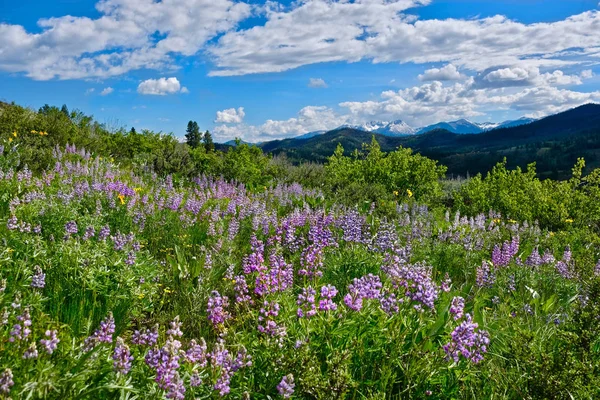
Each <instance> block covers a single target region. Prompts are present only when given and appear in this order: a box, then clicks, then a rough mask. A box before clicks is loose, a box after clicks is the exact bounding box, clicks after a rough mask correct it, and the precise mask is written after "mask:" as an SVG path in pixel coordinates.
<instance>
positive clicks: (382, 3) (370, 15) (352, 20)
mask: <svg viewBox="0 0 600 400" xmlns="http://www.w3.org/2000/svg"><path fill="white" fill-rule="evenodd" d="M428 3H430V1H429V0H423V1H417V0H414V1H410V0H356V1H353V2H350V1H342V0H340V1H334V0H306V1H300V2H295V3H292V6H290V7H281V6H270V5H269V4H271V3H268V5H267V6H266V7H265V18H266V22H265V23H264V25H261V26H253V27H252V28H248V29H244V30H239V31H230V32H227V33H225V34H224V35H223V36H222V37H220V38H219V40H218V42H217V43H216V44H215V45H212V46H211V47H210V48H209V52H210V53H211V54H212V55H213V57H214V58H215V64H216V66H217V68H216V69H215V70H214V71H212V73H211V74H212V75H243V74H250V73H264V72H279V71H284V70H288V69H292V68H297V67H299V66H302V65H307V64H316V63H322V62H331V61H347V62H355V61H359V60H371V61H372V62H375V63H379V62H401V63H408V62H413V63H418V64H420V63H431V62H447V63H452V64H453V65H454V66H456V67H461V68H465V69H470V70H476V71H483V70H485V69H487V68H490V67H495V66H499V65H515V66H517V65H527V66H536V67H558V66H564V65H572V64H577V63H580V62H583V61H586V60H587V61H590V60H591V59H593V58H594V57H597V55H598V52H599V51H600V35H597V34H596V33H595V32H596V31H597V29H598V25H599V24H600V12H598V11H588V12H584V13H581V14H579V15H573V16H571V17H568V18H566V19H564V20H559V21H555V22H548V23H547V22H544V23H532V24H525V23H521V22H517V21H513V20H510V19H508V18H506V17H503V16H493V17H489V18H473V19H469V20H461V19H444V20H437V19H429V20H419V19H417V18H416V17H414V16H410V15H407V14H403V11H405V10H406V9H408V8H411V7H414V6H419V5H426V4H428ZM573 52H575V53H577V57H568V55H569V54H567V53H571V55H573Z"/></svg>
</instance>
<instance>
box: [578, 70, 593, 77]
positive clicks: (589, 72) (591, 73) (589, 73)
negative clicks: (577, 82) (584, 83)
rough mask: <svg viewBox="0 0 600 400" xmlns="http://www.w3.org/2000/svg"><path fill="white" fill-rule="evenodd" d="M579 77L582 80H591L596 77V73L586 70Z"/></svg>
mask: <svg viewBox="0 0 600 400" xmlns="http://www.w3.org/2000/svg"><path fill="white" fill-rule="evenodd" d="M579 76H581V79H589V78H592V77H593V76H594V72H593V71H592V70H591V69H585V70H583V71H581V73H580V74H579Z"/></svg>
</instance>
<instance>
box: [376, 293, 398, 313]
mask: <svg viewBox="0 0 600 400" xmlns="http://www.w3.org/2000/svg"><path fill="white" fill-rule="evenodd" d="M399 303H402V299H400V300H398V299H397V298H396V294H395V293H386V294H385V295H383V296H381V298H380V299H379V306H380V307H381V309H382V310H383V311H384V312H385V313H386V314H388V315H393V314H396V313H397V312H398V311H400V307H399V306H398V304H399Z"/></svg>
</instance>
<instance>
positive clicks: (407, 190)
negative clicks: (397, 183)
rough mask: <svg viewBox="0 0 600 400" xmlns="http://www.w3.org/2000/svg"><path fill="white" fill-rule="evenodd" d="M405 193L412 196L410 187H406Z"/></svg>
mask: <svg viewBox="0 0 600 400" xmlns="http://www.w3.org/2000/svg"><path fill="white" fill-rule="evenodd" d="M406 193H407V194H408V197H412V195H413V192H412V191H411V190H410V189H406Z"/></svg>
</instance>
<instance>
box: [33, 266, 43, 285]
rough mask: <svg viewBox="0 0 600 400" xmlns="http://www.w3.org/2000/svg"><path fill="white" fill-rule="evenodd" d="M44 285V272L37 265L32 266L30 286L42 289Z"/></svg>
mask: <svg viewBox="0 0 600 400" xmlns="http://www.w3.org/2000/svg"><path fill="white" fill-rule="evenodd" d="M45 286H46V274H44V271H42V269H41V268H40V266H39V265H36V266H35V267H33V276H32V277H31V287H33V288H37V289H43V288H44V287H45Z"/></svg>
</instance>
